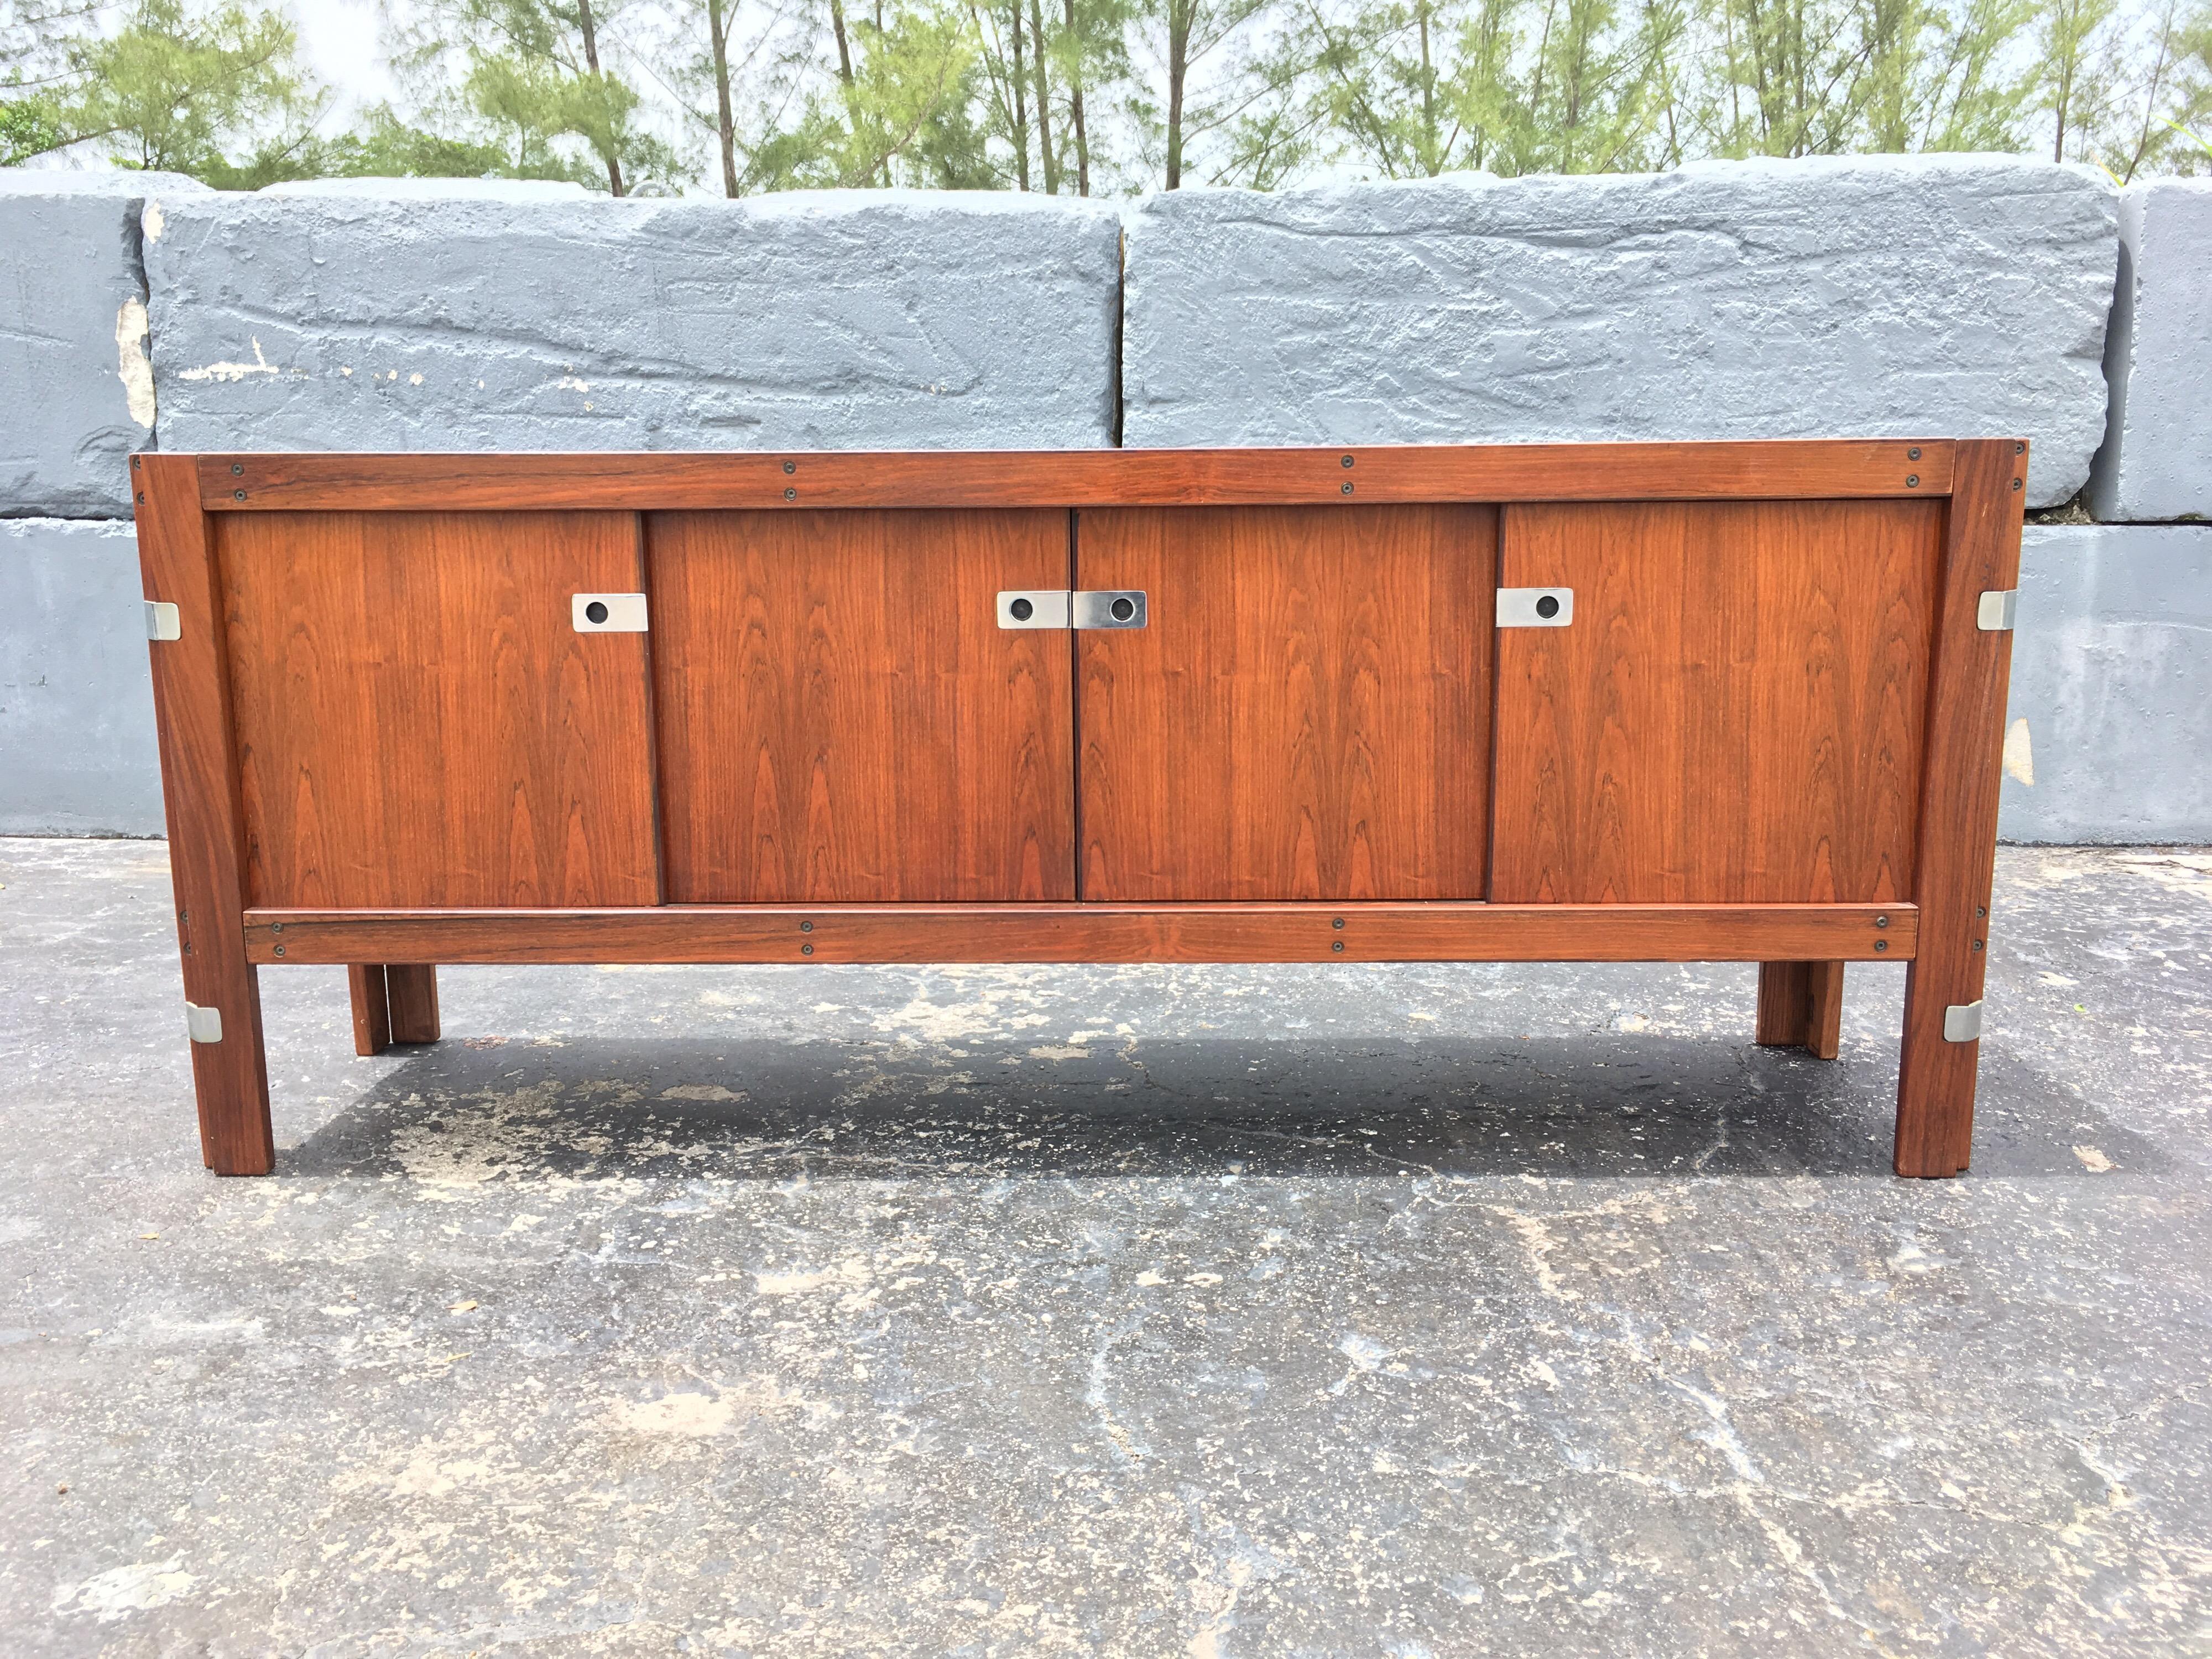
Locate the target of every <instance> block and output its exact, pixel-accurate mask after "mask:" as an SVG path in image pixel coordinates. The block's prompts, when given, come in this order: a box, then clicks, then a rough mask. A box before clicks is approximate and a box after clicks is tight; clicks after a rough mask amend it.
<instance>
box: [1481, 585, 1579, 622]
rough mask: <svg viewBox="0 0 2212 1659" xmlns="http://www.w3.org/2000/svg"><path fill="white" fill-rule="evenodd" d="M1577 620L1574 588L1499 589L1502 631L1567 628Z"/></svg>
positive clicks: (1499, 618) (1499, 619)
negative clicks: (1503, 629) (1506, 629)
mask: <svg viewBox="0 0 2212 1659" xmlns="http://www.w3.org/2000/svg"><path fill="white" fill-rule="evenodd" d="M1574 619H1575V590H1574V589H1573V588H1571V587H1501V588H1499V589H1498V626H1499V627H1500V628H1565V626H1566V625H1567V624H1568V623H1571V622H1572V621H1574Z"/></svg>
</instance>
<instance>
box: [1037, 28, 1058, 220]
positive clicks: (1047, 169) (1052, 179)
mask: <svg viewBox="0 0 2212 1659" xmlns="http://www.w3.org/2000/svg"><path fill="white" fill-rule="evenodd" d="M1030 41H1031V43H1032V44H1033V45H1034V46H1036V95H1037V160H1038V161H1041V162H1042V163H1043V164H1044V193H1045V194H1046V195H1048V196H1057V195H1059V194H1060V158H1059V157H1058V156H1057V155H1054V154H1053V149H1052V81H1051V66H1050V65H1049V64H1047V63H1046V61H1045V50H1044V48H1045V35H1044V9H1043V8H1042V5H1041V4H1040V3H1039V0H1030Z"/></svg>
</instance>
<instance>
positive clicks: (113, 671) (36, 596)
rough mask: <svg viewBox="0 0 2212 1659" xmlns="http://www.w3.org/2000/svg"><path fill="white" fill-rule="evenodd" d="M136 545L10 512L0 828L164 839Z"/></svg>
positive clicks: (0, 566) (126, 535)
mask: <svg viewBox="0 0 2212 1659" xmlns="http://www.w3.org/2000/svg"><path fill="white" fill-rule="evenodd" d="M143 598H144V589H143V587H142V586H140V583H139V579H138V540H137V534H136V532H133V531H132V529H131V526H129V525H128V524H121V523H117V522H115V521H114V520H105V521H100V520H64V519H0V835H9V836H21V835H61V836H158V835H160V834H161V833H162V818H161V758H160V756H159V754H158V752H157V751H156V750H155V742H154V681H153V672H152V669H151V666H150V664H149V659H148V657H147V655H146V616H145V611H144V608H143Z"/></svg>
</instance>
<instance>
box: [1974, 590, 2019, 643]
mask: <svg viewBox="0 0 2212 1659" xmlns="http://www.w3.org/2000/svg"><path fill="white" fill-rule="evenodd" d="M2019 609H2020V589H2018V588H2017V587H2004V588H1996V587H1991V588H1984V590H1983V592H1982V598H1981V603H1980V604H1978V605H1976V606H1975V607H1974V626H1975V627H1977V628H1978V629H1981V630H1982V632H1983V633H1984V634H2008V633H2010V632H2011V631H2012V619H2013V617H2014V615H2015V613H2016V612H2017V611H2019Z"/></svg>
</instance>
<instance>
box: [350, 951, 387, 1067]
mask: <svg viewBox="0 0 2212 1659" xmlns="http://www.w3.org/2000/svg"><path fill="white" fill-rule="evenodd" d="M346 998H347V1000H348V1001H349V1002H350V1003H351V1004H352V1005H353V1051H354V1053H356V1054H360V1055H362V1057H363V1058H364V1059H365V1058H368V1056H370V1055H374V1054H382V1053H383V1052H384V1051H385V1050H386V1048H390V1047H391V1046H392V994H391V992H390V990H389V989H388V988H387V987H386V983H385V978H384V964H383V963H380V962H365V963H364V962H349V963H347V964H346Z"/></svg>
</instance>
